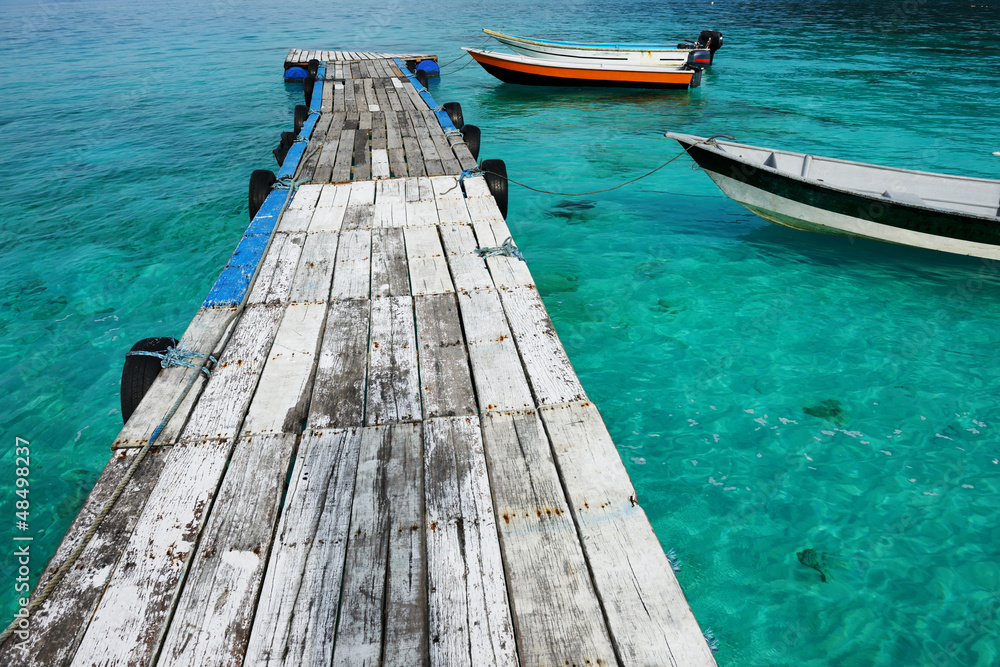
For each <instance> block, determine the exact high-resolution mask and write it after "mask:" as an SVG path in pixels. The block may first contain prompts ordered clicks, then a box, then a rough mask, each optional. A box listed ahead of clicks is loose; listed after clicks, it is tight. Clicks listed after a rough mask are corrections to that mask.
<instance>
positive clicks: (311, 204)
mask: <svg viewBox="0 0 1000 667" xmlns="http://www.w3.org/2000/svg"><path fill="white" fill-rule="evenodd" d="M322 189H323V186H322V185H314V184H306V185H301V186H299V188H298V189H297V190H296V191H295V194H294V195H292V200H291V201H290V202H289V203H288V207H287V208H285V211H284V213H282V214H281V219H280V220H278V230H277V231H279V232H304V231H306V230H307V229H309V221H310V220H311V219H312V214H313V209H315V208H316V200H318V199H319V193H320V191H321V190H322Z"/></svg>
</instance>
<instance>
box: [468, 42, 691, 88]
mask: <svg viewBox="0 0 1000 667" xmlns="http://www.w3.org/2000/svg"><path fill="white" fill-rule="evenodd" d="M466 50H467V51H468V52H469V53H470V54H471V55H472V57H473V58H474V59H475V60H476V62H478V63H479V64H480V65H481V66H482V68H483V69H485V70H486V71H487V72H489V73H490V74H492V75H493V76H495V77H496V78H498V79H500V80H501V81H503V82H505V83H516V84H522V85H527V86H598V87H602V88H653V89H678V90H684V89H687V88H691V87H695V86H697V85H698V84H699V83H700V81H701V76H700V75H701V72H695V71H693V70H686V69H680V68H671V67H617V66H616V65H615V64H613V63H603V62H602V63H601V66H600V67H597V66H593V67H583V66H570V65H569V64H567V63H563V62H561V61H540V60H539V59H537V58H526V57H513V58H512V57H507V56H505V55H503V54H492V53H489V52H486V51H477V50H474V49H466Z"/></svg>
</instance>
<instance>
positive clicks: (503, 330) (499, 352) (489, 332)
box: [458, 289, 534, 413]
mask: <svg viewBox="0 0 1000 667" xmlns="http://www.w3.org/2000/svg"><path fill="white" fill-rule="evenodd" d="M458 305H459V309H460V311H461V313H462V326H463V328H464V330H465V338H466V342H467V344H468V346H469V361H470V363H471V364H472V380H473V382H474V383H475V386H476V397H477V400H478V401H479V410H480V412H481V413H485V412H490V411H492V410H523V409H525V408H528V409H531V408H533V407H534V399H533V398H532V396H531V390H530V389H529V388H528V381H527V380H526V379H525V377H524V369H523V368H522V367H521V360H520V358H519V357H518V354H517V348H516V347H515V345H514V339H513V338H512V337H511V334H510V329H509V328H508V327H507V318H506V317H504V314H503V306H502V305H501V304H500V297H499V296H498V295H497V293H496V290H492V289H485V290H478V291H475V292H459V294H458Z"/></svg>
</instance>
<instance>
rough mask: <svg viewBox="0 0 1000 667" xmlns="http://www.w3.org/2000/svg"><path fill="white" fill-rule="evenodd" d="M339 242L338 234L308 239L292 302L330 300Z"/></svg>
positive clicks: (300, 260) (293, 285)
mask: <svg viewBox="0 0 1000 667" xmlns="http://www.w3.org/2000/svg"><path fill="white" fill-rule="evenodd" d="M318 210H319V209H317V211H318ZM337 241H338V235H337V233H336V232H317V233H315V234H308V235H307V236H306V240H305V246H304V247H303V249H302V255H301V257H300V258H299V264H298V268H297V270H296V271H295V277H294V279H293V280H292V287H291V293H290V294H289V297H288V299H289V301H290V302H291V303H293V304H303V303H325V302H326V301H327V299H328V298H329V297H330V286H331V283H332V282H333V267H334V265H335V263H336V258H337Z"/></svg>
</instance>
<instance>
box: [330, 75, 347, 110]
mask: <svg viewBox="0 0 1000 667" xmlns="http://www.w3.org/2000/svg"><path fill="white" fill-rule="evenodd" d="M343 70H344V68H343V65H340V64H338V65H337V69H336V74H335V75H334V76H335V77H336V78H337V79H343V78H344V71H343ZM333 110H334V111H346V110H347V106H346V103H345V97H344V82H343V81H334V83H333Z"/></svg>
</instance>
